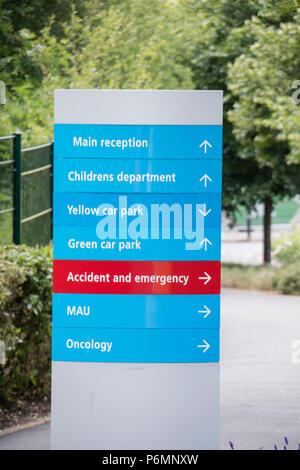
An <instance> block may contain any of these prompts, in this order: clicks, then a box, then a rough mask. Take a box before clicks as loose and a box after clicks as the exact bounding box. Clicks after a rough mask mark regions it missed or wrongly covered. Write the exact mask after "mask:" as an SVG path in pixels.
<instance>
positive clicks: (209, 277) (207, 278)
mask: <svg viewBox="0 0 300 470" xmlns="http://www.w3.org/2000/svg"><path fill="white" fill-rule="evenodd" d="M204 274H205V277H200V276H199V277H198V279H200V280H201V279H202V280H204V279H205V282H204V285H206V284H207V283H208V282H209V281H210V280H211V276H210V275H209V274H207V273H206V272H205V271H204Z"/></svg>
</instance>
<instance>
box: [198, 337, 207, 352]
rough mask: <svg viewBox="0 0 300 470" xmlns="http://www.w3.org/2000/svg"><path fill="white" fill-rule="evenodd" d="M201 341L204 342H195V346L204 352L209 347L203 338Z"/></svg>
mask: <svg viewBox="0 0 300 470" xmlns="http://www.w3.org/2000/svg"><path fill="white" fill-rule="evenodd" d="M203 343H204V344H197V348H203V351H202V352H204V353H205V352H206V351H207V350H208V349H209V348H210V345H209V344H208V342H207V341H205V339H204V340H203Z"/></svg>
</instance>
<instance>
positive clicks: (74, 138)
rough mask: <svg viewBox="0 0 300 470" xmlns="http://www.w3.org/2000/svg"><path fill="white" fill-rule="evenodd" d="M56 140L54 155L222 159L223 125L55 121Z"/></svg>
mask: <svg viewBox="0 0 300 470" xmlns="http://www.w3.org/2000/svg"><path fill="white" fill-rule="evenodd" d="M54 141H55V146H54V156H55V158H58V157H63V158H82V157H85V158H138V159H139V158H151V159H154V158H164V159H165V158H166V159H168V158H170V159H178V158H179V159H185V158H187V159H205V160H207V159H221V158H222V126H188V125H187V126H177V125H174V126H167V125H164V126H161V125H157V126H140V125H139V126H133V125H113V126H112V125H97V124H55V126H54Z"/></svg>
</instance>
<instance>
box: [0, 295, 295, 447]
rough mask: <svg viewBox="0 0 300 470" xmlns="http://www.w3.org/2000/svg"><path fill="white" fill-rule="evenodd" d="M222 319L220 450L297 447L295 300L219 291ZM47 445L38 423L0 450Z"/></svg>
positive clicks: (5, 439) (6, 439)
mask: <svg viewBox="0 0 300 470" xmlns="http://www.w3.org/2000/svg"><path fill="white" fill-rule="evenodd" d="M221 317H222V329H221V447H222V448H228V442H229V441H232V442H233V443H234V445H235V447H236V448H237V449H259V448H261V447H263V448H264V449H272V448H273V445H274V444H275V443H276V444H278V445H281V447H282V444H283V438H284V436H287V437H288V439H289V442H290V447H291V448H296V447H297V445H298V443H299V442H300V400H299V397H300V298H299V297H292V296H280V295H273V294H265V293H260V292H246V291H238V290H231V289H224V290H223V294H222V312H221ZM297 340H298V341H299V344H297V343H295V341H297ZM298 350H299V354H297V351H298ZM297 362H299V364H298V363H297ZM49 441H50V425H49V424H42V425H39V426H35V427H33V428H31V429H26V430H24V431H18V432H16V433H13V434H9V435H6V436H2V437H0V449H47V448H49Z"/></svg>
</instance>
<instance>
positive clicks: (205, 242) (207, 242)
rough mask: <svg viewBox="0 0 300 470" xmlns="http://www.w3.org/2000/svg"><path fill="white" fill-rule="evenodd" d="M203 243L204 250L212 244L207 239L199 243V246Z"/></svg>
mask: <svg viewBox="0 0 300 470" xmlns="http://www.w3.org/2000/svg"><path fill="white" fill-rule="evenodd" d="M203 243H204V250H205V251H206V250H207V244H209V245H212V243H211V242H210V241H209V240H208V238H204V239H203V240H202V242H200V246H201V245H203Z"/></svg>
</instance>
